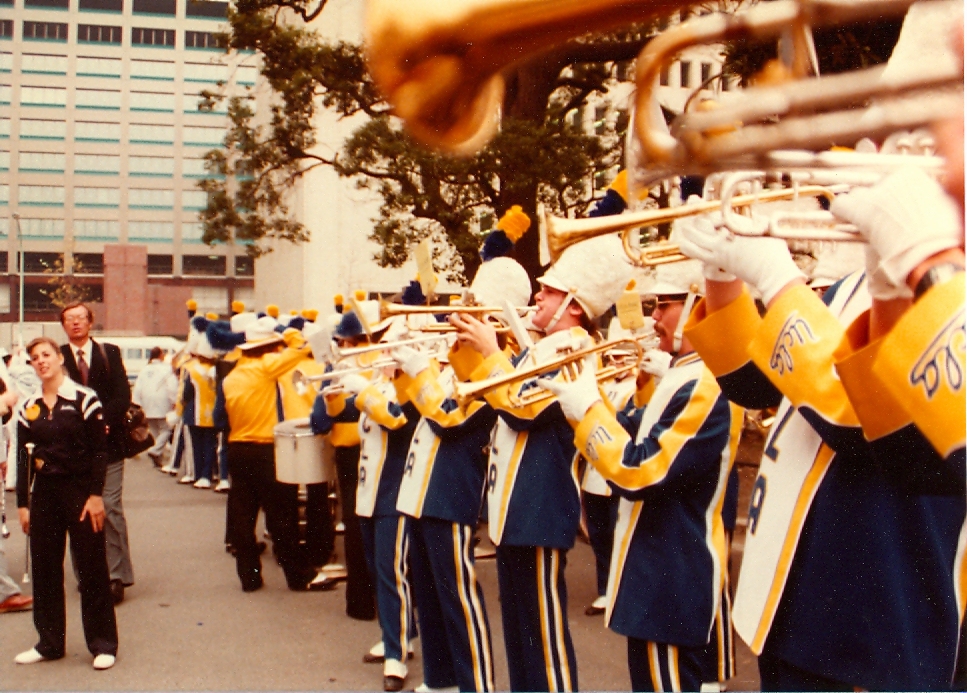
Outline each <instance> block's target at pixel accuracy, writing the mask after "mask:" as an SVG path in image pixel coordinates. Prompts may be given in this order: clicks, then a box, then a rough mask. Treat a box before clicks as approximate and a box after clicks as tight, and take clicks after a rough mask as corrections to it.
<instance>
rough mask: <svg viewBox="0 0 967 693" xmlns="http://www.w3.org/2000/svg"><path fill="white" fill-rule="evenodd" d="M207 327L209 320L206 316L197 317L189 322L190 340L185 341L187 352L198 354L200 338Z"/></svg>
mask: <svg viewBox="0 0 967 693" xmlns="http://www.w3.org/2000/svg"><path fill="white" fill-rule="evenodd" d="M207 326H208V320H207V319H206V318H205V316H204V315H196V316H194V317H192V319H191V320H189V321H188V339H187V340H186V341H185V351H187V352H188V353H189V354H195V353H197V351H198V339H199V336H200V335H201V333H202V332H204V331H205V328H206V327H207Z"/></svg>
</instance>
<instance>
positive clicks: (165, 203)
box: [128, 188, 175, 209]
mask: <svg viewBox="0 0 967 693" xmlns="http://www.w3.org/2000/svg"><path fill="white" fill-rule="evenodd" d="M174 204H175V193H174V191H173V190H155V189H153V188H131V189H130V190H128V207H134V208H138V209H171V208H172V207H174Z"/></svg>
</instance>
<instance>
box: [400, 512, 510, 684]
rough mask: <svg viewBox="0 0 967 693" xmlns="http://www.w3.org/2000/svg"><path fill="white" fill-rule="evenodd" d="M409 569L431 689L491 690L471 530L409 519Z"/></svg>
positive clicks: (486, 632)
mask: <svg viewBox="0 0 967 693" xmlns="http://www.w3.org/2000/svg"><path fill="white" fill-rule="evenodd" d="M410 568H411V569H412V571H413V595H414V597H415V598H416V609H417V612H418V613H419V616H420V630H421V632H422V637H423V682H424V683H425V684H426V685H427V686H429V687H430V688H446V687H452V686H459V687H460V690H461V691H492V690H494V663H493V651H492V648H491V644H490V624H489V623H488V621H487V610H486V608H485V606H484V596H483V591H482V590H481V588H480V583H479V582H478V581H477V572H476V568H475V566H474V559H473V528H472V527H470V526H469V525H462V524H459V523H456V522H449V521H447V520H438V519H435V518H431V517H423V518H419V519H416V518H411V519H410Z"/></svg>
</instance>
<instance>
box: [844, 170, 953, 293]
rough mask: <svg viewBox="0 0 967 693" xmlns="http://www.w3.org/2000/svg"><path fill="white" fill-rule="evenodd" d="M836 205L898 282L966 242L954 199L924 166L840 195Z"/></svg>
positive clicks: (886, 273) (892, 280) (882, 268)
mask: <svg viewBox="0 0 967 693" xmlns="http://www.w3.org/2000/svg"><path fill="white" fill-rule="evenodd" d="M830 211H831V212H832V213H833V214H835V215H836V216H838V217H840V218H841V219H845V220H847V221H850V222H852V223H853V224H855V225H856V226H857V228H858V229H859V231H860V233H861V234H862V235H863V237H864V238H866V239H867V240H868V241H869V242H870V245H871V246H873V249H874V250H875V251H876V254H877V255H879V257H880V263H879V269H880V271H881V272H882V273H883V274H884V276H885V278H886V280H888V281H889V282H890V283H891V284H893V285H895V286H900V285H901V284H906V281H907V276H908V275H909V274H910V272H912V271H913V270H914V268H915V267H916V266H917V265H919V264H920V263H921V262H923V261H924V260H926V259H927V258H928V257H930V256H931V255H935V254H936V253H939V252H941V251H943V250H948V249H950V248H956V247H958V246H963V244H964V231H963V227H962V225H961V223H960V216H959V214H958V212H957V208H956V207H955V206H954V202H953V200H951V199H950V198H949V197H948V196H947V194H946V193H945V192H944V191H943V189H942V188H941V187H940V184H939V183H937V182H936V181H935V180H933V179H932V178H930V176H928V175H927V174H926V173H924V172H923V171H921V170H920V169H918V168H904V169H900V170H899V171H897V172H896V173H893V174H891V175H890V176H888V177H887V178H885V179H883V180H882V181H881V182H880V183H877V184H876V185H874V186H873V187H871V188H856V189H855V190H853V191H852V192H850V193H849V194H848V195H840V196H838V197H837V198H836V199H835V200H833V204H832V205H831V206H830ZM907 295H909V294H907Z"/></svg>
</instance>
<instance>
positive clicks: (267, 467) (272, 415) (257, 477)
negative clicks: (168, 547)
mask: <svg viewBox="0 0 967 693" xmlns="http://www.w3.org/2000/svg"><path fill="white" fill-rule="evenodd" d="M282 347H284V349H283V348H282ZM240 348H241V350H242V354H241V356H240V357H239V359H238V363H237V365H236V366H235V368H234V369H233V370H232V372H231V373H229V374H228V375H227V376H226V377H225V381H224V383H223V390H224V393H225V414H226V415H227V417H228V422H229V434H228V463H229V473H230V475H231V477H232V488H231V490H230V491H229V494H228V505H229V513H230V517H231V521H230V522H229V527H230V528H231V531H232V536H231V537H230V540H231V544H232V546H233V547H234V548H235V560H236V566H237V570H238V577H239V580H240V581H241V583H242V589H243V590H244V591H246V592H252V591H254V590H257V589H260V588H261V587H262V584H263V581H262V562H261V559H260V558H259V553H260V551H259V548H258V545H257V542H256V539H255V525H256V521H257V519H258V512H259V508H261V509H263V510H264V511H265V514H266V524H267V525H268V527H269V528H270V531H271V532H272V541H273V543H274V544H275V546H276V547H277V548H278V553H279V562H280V563H281V564H282V569H283V571H285V578H286V583H287V584H288V586H289V589H291V590H294V591H304V590H311V589H312V587H311V582H312V580H313V578H314V577H315V576H316V572H315V571H314V570H312V568H310V567H309V566H308V565H307V563H306V561H305V557H304V556H303V555H302V552H301V549H300V547H299V525H298V514H297V512H296V509H297V508H296V502H295V499H294V498H292V497H291V496H292V495H294V492H297V491H298V487H296V486H293V485H291V484H280V483H279V482H278V481H277V480H276V476H275V450H274V434H273V429H274V427H275V425H276V423H278V420H279V415H278V409H277V406H278V405H277V398H278V392H277V389H276V380H277V379H278V377H279V376H280V375H281V374H282V373H285V372H286V371H288V370H289V369H290V368H291V366H292V364H294V363H297V362H298V361H300V360H302V358H303V357H304V355H305V353H306V346H305V340H304V339H303V338H302V335H301V334H299V332H298V330H294V329H293V330H286V331H285V332H284V333H283V334H282V335H279V334H278V333H277V332H275V320H273V319H271V318H268V317H266V318H260V319H258V320H256V321H255V322H254V323H252V324H251V325H249V327H248V328H247V329H246V330H245V344H243V345H242V346H241V347H240Z"/></svg>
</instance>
